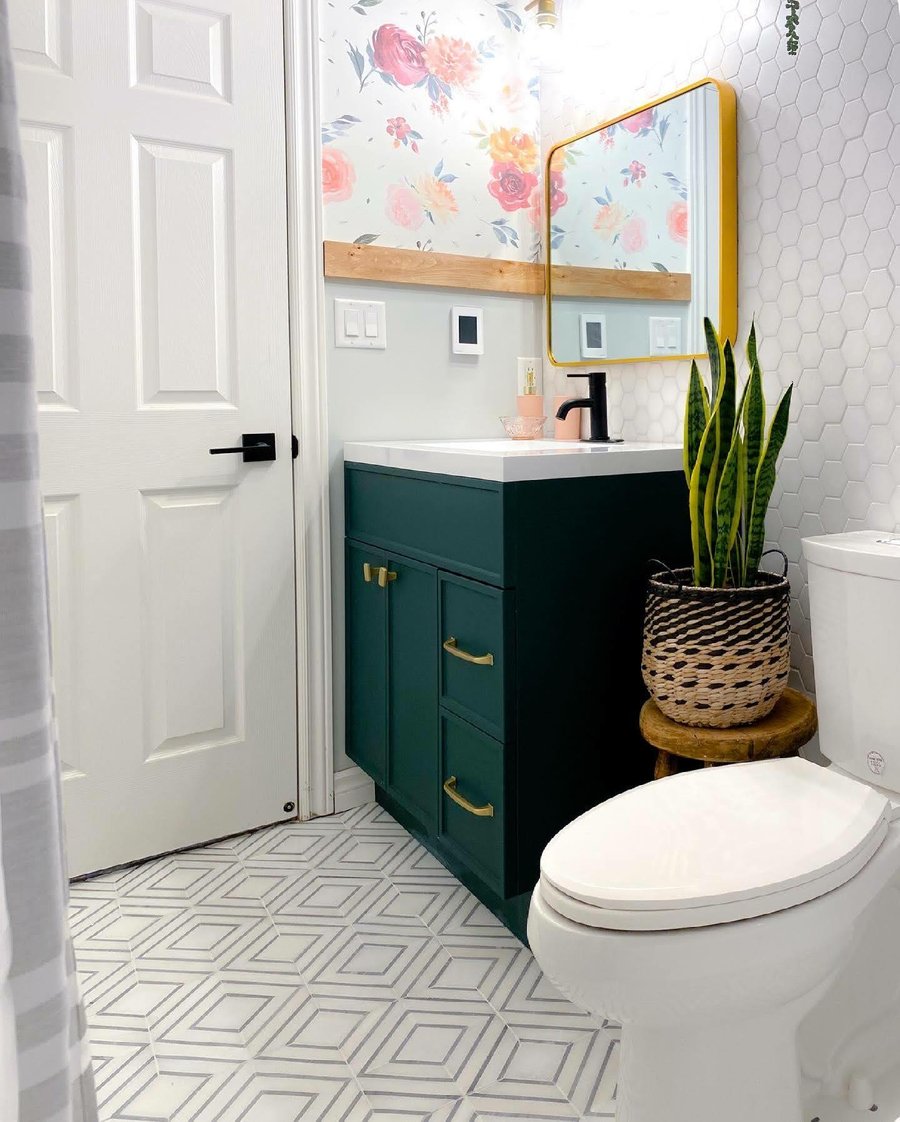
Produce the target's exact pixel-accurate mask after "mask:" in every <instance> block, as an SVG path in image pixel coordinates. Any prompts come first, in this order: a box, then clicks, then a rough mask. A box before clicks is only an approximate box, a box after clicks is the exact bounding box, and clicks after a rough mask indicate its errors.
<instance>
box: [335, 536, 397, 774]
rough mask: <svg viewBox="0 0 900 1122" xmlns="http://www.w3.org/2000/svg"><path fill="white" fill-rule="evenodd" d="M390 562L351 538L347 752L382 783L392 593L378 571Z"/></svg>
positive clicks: (348, 559)
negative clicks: (390, 598) (389, 603)
mask: <svg viewBox="0 0 900 1122" xmlns="http://www.w3.org/2000/svg"><path fill="white" fill-rule="evenodd" d="M385 565H386V558H385V555H384V554H383V553H382V552H380V551H379V550H377V549H372V548H371V547H369V546H365V545H359V544H358V543H357V542H352V541H348V542H347V550H346V571H345V580H346V610H347V631H346V635H347V659H346V678H347V755H348V756H349V757H350V759H351V760H353V761H354V763H357V764H359V766H360V767H361V768H362V769H363V771H366V772H368V773H369V775H371V777H372V778H373V779H374V780H375V782H376V783H377V784H378V785H379V786H381V787H384V786H385V785H386V782H387V688H388V687H387V603H388V597H387V593H386V592H385V590H384V589H383V588H380V587H379V585H378V572H377V570H379V569H381V568H384V567H385ZM365 566H369V569H366V568H365ZM367 575H368V576H369V577H370V579H369V580H366V576H367Z"/></svg>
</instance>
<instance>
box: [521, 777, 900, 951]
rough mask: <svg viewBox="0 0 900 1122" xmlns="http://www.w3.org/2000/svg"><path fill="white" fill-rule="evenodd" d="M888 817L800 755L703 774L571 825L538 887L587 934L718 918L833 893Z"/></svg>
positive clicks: (655, 787) (882, 805)
mask: <svg viewBox="0 0 900 1122" xmlns="http://www.w3.org/2000/svg"><path fill="white" fill-rule="evenodd" d="M890 817H891V807H890V803H889V802H888V800H887V799H886V798H885V797H884V796H883V795H882V794H879V793H878V792H877V791H875V790H873V789H872V788H871V787H868V786H866V784H864V783H861V782H859V781H858V780H855V779H851V778H848V777H847V776H844V775H840V774H838V773H836V772H834V771H830V770H829V769H827V768H823V767H819V766H818V765H816V764H811V763H809V762H807V761H806V760H802V759H786V760H766V761H761V762H756V763H748V764H732V765H729V766H728V767H718V768H704V769H702V770H699V771H692V772H685V773H682V774H680V775H675V776H671V777H670V778H668V779H660V780H657V781H655V782H653V783H647V784H644V785H643V786H641V787H636V788H634V789H633V790H631V791H626V792H625V793H624V794H622V795H618V796H617V797H616V798H613V799H610V800H609V801H608V802H605V803H601V804H600V805H599V806H596V807H594V808H593V809H592V810H589V811H588V812H587V813H586V814H583V815H582V816H581V817H580V818H577V819H576V820H575V821H574V822H571V823H570V824H569V825H568V826H566V827H565V828H564V829H563V830H561V831H560V833H558V834H557V835H556V837H555V838H553V840H552V841H551V842H550V844H549V845H548V846H547V848H546V849H545V850H544V853H543V855H542V857H541V883H542V888H543V889H545V890H546V892H547V893H548V902H549V903H550V904H551V906H552V907H554V908H556V910H558V911H561V912H562V913H563V914H565V915H568V916H569V917H570V918H572V919H576V920H577V921H578V922H582V923H588V924H592V925H594V926H598V927H617V928H626V929H632V930H638V929H651V930H659V929H671V928H673V927H682V926H685V927H692V926H697V925H701V924H706V923H722V922H729V921H730V920H733V919H739V918H749V917H751V916H758V915H763V914H765V913H767V912H771V911H777V910H780V908H782V907H788V906H792V905H793V904H796V903H801V902H804V901H806V900H811V899H814V898H815V897H816V896H820V895H823V894H824V893H825V892H830V891H831V890H832V889H834V888H837V887H838V886H839V885H841V884H843V883H844V882H845V881H847V880H849V879H850V878H851V877H852V876H854V875H855V873H856V872H857V871H858V870H859V869H860V868H862V866H863V865H864V864H865V863H866V861H868V860H869V858H870V857H871V856H872V855H873V854H874V853H875V851H876V850H877V849H878V847H879V845H880V844H881V842H882V840H883V838H884V835H885V834H886V832H887V828H888V822H889V820H890ZM570 903H571V906H570Z"/></svg>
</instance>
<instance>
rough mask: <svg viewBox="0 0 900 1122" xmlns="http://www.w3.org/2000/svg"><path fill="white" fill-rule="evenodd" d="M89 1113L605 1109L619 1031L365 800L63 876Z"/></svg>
mask: <svg viewBox="0 0 900 1122" xmlns="http://www.w3.org/2000/svg"><path fill="white" fill-rule="evenodd" d="M72 927H73V936H74V941H75V948H76V953H77V955H78V966H79V974H80V976H81V982H82V987H83V993H84V997H85V1001H86V1003H87V1009H88V1020H89V1022H90V1028H91V1038H92V1046H93V1053H94V1063H95V1068H96V1075H97V1082H98V1085H99V1098H100V1103H101V1119H103V1120H104V1122H126V1120H127V1122H160V1120H166V1122H237V1120H242V1122H299V1120H300V1119H302V1120H303V1122H313V1120H318V1119H324V1120H327V1122H368V1120H371V1122H394V1120H398V1122H399V1120H403V1122H415V1120H418V1119H431V1120H433V1122H474V1120H487V1119H494V1120H496V1119H498V1118H500V1119H522V1120H527V1119H573V1118H585V1119H599V1118H613V1117H614V1115H615V1106H614V1095H615V1085H616V1075H615V1072H616V1058H617V1047H618V1034H617V1032H616V1030H615V1028H613V1027H610V1026H598V1025H597V1024H595V1023H594V1022H593V1021H592V1020H591V1019H590V1018H589V1017H587V1016H586V1015H585V1014H584V1013H581V1012H580V1011H579V1010H577V1009H576V1008H574V1006H572V1005H570V1004H569V1003H568V1002H566V1001H565V1000H563V999H562V998H561V997H560V995H559V994H558V993H556V992H555V991H554V990H553V988H552V987H551V986H550V985H549V983H548V982H547V981H546V980H545V979H544V978H543V977H542V975H541V973H540V971H539V970H538V968H537V966H536V964H535V962H534V960H533V958H532V957H531V954H530V953H529V951H528V950H527V949H526V948H525V947H523V946H522V944H521V943H520V942H519V941H518V940H517V939H516V938H515V937H514V936H512V935H510V934H509V932H508V931H506V929H505V928H504V927H502V926H501V925H500V924H499V922H498V921H497V920H495V919H494V917H493V916H492V915H491V914H490V913H489V912H488V911H487V910H486V909H485V908H483V907H482V906H481V905H480V904H479V903H478V901H477V900H476V899H475V898H474V897H473V896H472V895H471V894H470V893H469V892H468V891H467V890H466V889H465V888H463V887H462V885H460V884H459V882H458V881H457V880H456V879H455V878H454V877H453V876H452V875H451V874H450V873H448V872H447V870H446V869H444V868H443V866H442V865H440V864H439V863H438V862H437V861H436V860H435V859H434V858H433V857H432V856H431V855H430V854H429V853H428V852H427V851H426V850H425V849H423V848H422V846H420V845H419V844H418V842H416V841H415V840H414V839H413V838H411V837H410V836H409V834H407V833H406V831H405V830H403V829H402V828H401V827H400V826H399V825H398V824H397V823H396V822H395V821H394V820H393V819H392V818H390V817H389V816H388V815H387V814H386V813H385V812H384V811H382V810H381V809H380V808H378V807H375V806H367V807H361V808H359V809H357V810H354V811H349V812H348V813H346V814H344V815H340V816H335V817H333V818H325V819H317V820H316V821H315V822H310V823H305V824H302V825H300V824H296V823H293V824H289V825H284V826H275V827H272V828H271V829H269V830H264V831H261V832H259V833H255V834H248V835H245V836H243V837H241V838H237V839H233V840H231V841H227V842H221V843H218V844H216V845H212V846H207V847H206V848H203V849H198V850H194V851H193V852H191V853H184V854H180V855H178V856H175V857H164V858H160V859H159V860H157V861H153V862H150V863H148V864H146V865H141V866H137V867H135V868H131V869H124V870H120V871H118V872H115V873H110V874H107V875H105V876H102V877H98V878H97V879H95V880H92V881H88V882H84V883H81V884H77V885H74V886H73V889H72Z"/></svg>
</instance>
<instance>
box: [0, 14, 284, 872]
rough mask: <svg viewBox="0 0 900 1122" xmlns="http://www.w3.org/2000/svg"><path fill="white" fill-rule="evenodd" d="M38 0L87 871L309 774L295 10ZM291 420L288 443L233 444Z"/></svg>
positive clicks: (36, 82) (232, 813)
mask: <svg viewBox="0 0 900 1122" xmlns="http://www.w3.org/2000/svg"><path fill="white" fill-rule="evenodd" d="M10 16H11V32H12V39H13V47H14V53H15V58H16V67H17V76H18V82H19V102H20V105H19V109H20V117H21V120H22V129H23V142H24V157H25V164H26V176H27V181H28V188H29V193H30V211H29V214H30V225H31V239H32V252H33V258H34V285H35V361H36V365H37V372H38V382H39V398H40V410H41V441H42V445H41V451H42V478H43V489H44V494H45V499H46V516H47V540H48V548H49V570H50V592H51V616H52V625H53V656H54V668H55V679H56V689H57V699H58V701H57V704H58V714H59V731H60V743H61V754H62V760H63V769H64V776H65V782H64V798H65V816H66V824H67V832H68V840H69V862H70V871H71V872H72V873H73V874H79V873H84V872H88V871H91V870H95V869H101V868H106V867H108V866H111V865H115V864H118V863H120V862H126V861H131V860H133V859H136V858H141V857H147V856H149V855H150V854H155V853H161V852H164V851H167V850H171V849H175V848H178V847H181V846H187V845H192V844H195V843H199V842H203V841H206V840H209V839H211V838H216V837H221V836H224V835H226V834H230V833H234V832H237V831H240V830H244V829H247V828H249V827H253V826H258V825H261V824H263V823H267V822H273V821H277V820H279V819H280V818H284V817H290V816H291V814H292V811H293V805H294V804H295V803H296V801H297V760H296V713H295V704H296V702H295V698H296V668H295V657H296V656H295V647H294V623H293V621H294V583H293V579H294V573H293V565H294V558H293V546H292V536H293V535H292V465H291V432H290V379H289V369H288V328H287V262H286V218H285V187H284V183H285V169H284V107H283V76H282V66H283V63H282V59H283V47H282V12H281V5H280V2H279V0H197V2H196V3H195V2H194V0H184V2H182V0H179V2H177V3H176V2H174V0H10ZM265 432H274V433H275V437H276V445H277V459H276V460H275V462H270V463H249V464H244V463H243V460H242V457H241V456H236V455H221V456H211V455H210V454H209V449H210V448H215V447H222V446H234V445H238V444H240V442H241V435H242V434H243V433H265ZM286 805H288V806H289V809H288V810H287V811H286V810H285V809H284V807H285V806H286Z"/></svg>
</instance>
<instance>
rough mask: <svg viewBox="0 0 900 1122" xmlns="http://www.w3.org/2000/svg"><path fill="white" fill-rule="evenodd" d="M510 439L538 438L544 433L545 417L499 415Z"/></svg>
mask: <svg viewBox="0 0 900 1122" xmlns="http://www.w3.org/2000/svg"><path fill="white" fill-rule="evenodd" d="M500 420H501V421H502V423H503V427H504V428H505V429H506V435H507V436H508V437H509V439H510V440H540V439H541V437H542V436H543V435H544V425H545V424H546V421H547V418H546V417H501V418H500Z"/></svg>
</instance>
